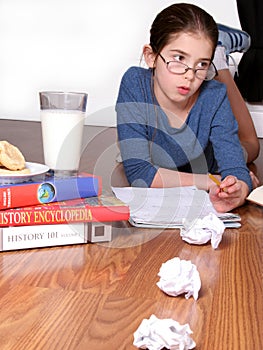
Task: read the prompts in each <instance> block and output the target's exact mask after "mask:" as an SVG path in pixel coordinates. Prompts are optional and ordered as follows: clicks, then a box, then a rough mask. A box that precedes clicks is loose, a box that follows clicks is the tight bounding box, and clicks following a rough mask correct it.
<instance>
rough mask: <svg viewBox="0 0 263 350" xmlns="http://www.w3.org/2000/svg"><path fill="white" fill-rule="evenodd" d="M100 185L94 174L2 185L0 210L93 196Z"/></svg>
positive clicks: (98, 191)
mask: <svg viewBox="0 0 263 350" xmlns="http://www.w3.org/2000/svg"><path fill="white" fill-rule="evenodd" d="M101 187H102V186H101V180H100V179H99V177H96V176H87V177H72V178H66V179H57V180H52V181H51V180H50V181H48V180H47V181H46V182H41V183H40V182H38V183H25V184H19V185H11V186H2V187H0V210H3V209H9V208H18V207H25V206H31V205H37V204H45V203H51V202H56V201H64V200H68V199H74V198H84V197H94V196H98V195H99V194H100V193H101Z"/></svg>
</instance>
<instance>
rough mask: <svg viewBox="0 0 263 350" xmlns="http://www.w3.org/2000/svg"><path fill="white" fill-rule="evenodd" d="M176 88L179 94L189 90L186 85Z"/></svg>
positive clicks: (186, 92) (185, 93) (184, 93)
mask: <svg viewBox="0 0 263 350" xmlns="http://www.w3.org/2000/svg"><path fill="white" fill-rule="evenodd" d="M177 89H178V92H179V94H181V95H187V94H188V93H189V91H190V89H189V88H188V87H186V86H179V87H178V88H177Z"/></svg>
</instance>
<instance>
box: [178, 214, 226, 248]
mask: <svg viewBox="0 0 263 350" xmlns="http://www.w3.org/2000/svg"><path fill="white" fill-rule="evenodd" d="M183 224H184V227H182V228H181V229H180V236H181V237H182V239H183V240H184V241H186V242H187V243H190V244H199V245H200V244H205V243H207V242H208V241H210V240H211V245H212V248H213V249H216V248H217V247H218V245H219V243H220V242H221V240H222V236H223V233H224V231H225V225H224V223H223V222H222V220H220V219H219V218H218V217H217V216H216V215H215V214H214V213H210V214H208V215H207V216H205V217H204V218H203V219H196V220H195V221H193V222H192V223H187V222H184V223H183Z"/></svg>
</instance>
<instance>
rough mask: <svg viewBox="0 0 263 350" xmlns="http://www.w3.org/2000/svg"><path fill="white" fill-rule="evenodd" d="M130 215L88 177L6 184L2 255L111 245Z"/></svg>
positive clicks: (0, 224) (1, 205) (1, 206)
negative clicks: (118, 224)
mask: <svg viewBox="0 0 263 350" xmlns="http://www.w3.org/2000/svg"><path fill="white" fill-rule="evenodd" d="M129 216H130V211H129V207H128V206H127V205H125V204H124V203H123V202H122V201H120V200H118V199H117V198H116V197H115V196H114V195H113V196H108V195H102V181H101V178H100V177H99V176H95V175H91V174H87V173H80V174H79V175H78V176H73V177H67V178H55V177H54V176H53V175H52V174H49V173H47V174H46V175H45V179H42V180H41V181H29V182H25V183H21V184H8V185H0V251H7V250H18V249H28V248H39V247H50V246H59V245H71V244H81V243H87V242H92V243H94V242H105V241H110V240H111V237H112V223H113V222H115V221H122V220H128V219H129Z"/></svg>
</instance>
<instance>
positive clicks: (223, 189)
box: [209, 175, 249, 212]
mask: <svg viewBox="0 0 263 350" xmlns="http://www.w3.org/2000/svg"><path fill="white" fill-rule="evenodd" d="M248 192H249V188H248V185H247V184H246V183H245V182H244V181H241V180H238V179H237V178H236V177H235V176H232V175H229V176H227V177H226V178H225V179H224V180H223V181H222V182H221V184H220V186H216V185H213V186H211V187H210V190H209V197H210V200H211V202H212V204H213V206H214V208H215V209H216V211H218V212H228V211H230V210H232V209H234V208H237V207H239V206H240V205H242V204H244V202H245V199H246V197H247V196H248Z"/></svg>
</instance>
